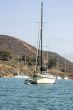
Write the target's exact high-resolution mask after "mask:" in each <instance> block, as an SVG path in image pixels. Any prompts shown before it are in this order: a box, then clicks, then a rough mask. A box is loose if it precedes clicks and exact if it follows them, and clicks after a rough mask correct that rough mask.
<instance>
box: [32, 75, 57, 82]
mask: <svg viewBox="0 0 73 110" xmlns="http://www.w3.org/2000/svg"><path fill="white" fill-rule="evenodd" d="M55 81H56V77H54V76H48V75H39V76H35V77H33V78H32V83H35V84H54V83H55Z"/></svg>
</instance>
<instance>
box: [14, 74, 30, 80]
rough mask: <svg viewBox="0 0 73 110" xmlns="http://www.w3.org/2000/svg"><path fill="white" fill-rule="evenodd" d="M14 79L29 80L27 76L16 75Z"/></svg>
mask: <svg viewBox="0 0 73 110" xmlns="http://www.w3.org/2000/svg"><path fill="white" fill-rule="evenodd" d="M14 78H25V79H27V78H29V76H26V75H21V74H18V75H16V76H15V77H14Z"/></svg>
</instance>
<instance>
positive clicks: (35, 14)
mask: <svg viewBox="0 0 73 110" xmlns="http://www.w3.org/2000/svg"><path fill="white" fill-rule="evenodd" d="M42 1H43V4H44V22H47V23H44V26H43V41H44V45H46V44H48V45H47V46H48V51H51V52H56V53H58V54H60V55H62V56H63V57H66V58H68V59H69V60H70V61H73V57H72V56H73V47H72V41H73V37H72V35H73V31H72V28H73V14H72V10H73V1H72V0H70V1H69V0H61V1H58V0H55V1H54V0H52V1H50V0H42ZM40 9H41V0H37V1H34V0H31V1H28V0H24V1H23V0H21V1H18V0H15V1H12V0H11V1H9V0H6V1H4V0H1V1H0V14H1V16H0V34H2V35H9V36H14V37H16V38H18V39H20V40H23V41H25V42H27V43H29V44H31V45H33V46H35V47H36V45H37V39H38V32H39V29H40V26H39V23H37V22H39V21H40ZM44 49H46V48H44Z"/></svg>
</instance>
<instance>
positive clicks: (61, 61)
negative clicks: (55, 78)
mask: <svg viewBox="0 0 73 110" xmlns="http://www.w3.org/2000/svg"><path fill="white" fill-rule="evenodd" d="M0 51H8V52H10V54H11V56H12V60H10V61H9V62H4V63H3V62H2V61H0V65H2V64H3V65H4V64H5V65H10V64H12V65H11V66H12V67H13V66H16V63H17V62H16V61H15V60H14V59H15V58H17V56H18V55H22V54H25V55H26V56H27V55H28V56H31V57H33V56H35V55H36V52H37V49H36V48H35V47H34V46H32V45H30V44H28V43H26V42H24V41H22V40H20V39H17V38H15V37H12V36H8V35H0ZM46 57H47V52H46V51H43V59H46ZM48 58H55V59H57V60H58V67H59V70H60V69H61V68H65V58H64V57H62V56H60V55H58V54H57V53H54V52H48ZM14 62H16V63H14ZM20 65H22V66H23V67H24V64H23V63H21V64H20ZM66 66H67V71H68V75H70V76H71V77H73V63H72V62H70V61H69V60H67V59H66ZM15 68H16V67H15ZM0 70H1V66H0ZM60 73H61V72H60ZM60 73H58V74H60Z"/></svg>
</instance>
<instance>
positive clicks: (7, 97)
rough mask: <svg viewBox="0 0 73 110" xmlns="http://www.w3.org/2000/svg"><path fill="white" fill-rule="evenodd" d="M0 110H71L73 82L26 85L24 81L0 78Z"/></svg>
mask: <svg viewBox="0 0 73 110" xmlns="http://www.w3.org/2000/svg"><path fill="white" fill-rule="evenodd" d="M0 110H73V81H72V80H67V81H66V80H58V81H57V82H56V84H55V85H32V84H30V85H27V84H24V79H13V78H6V79H4V78H0Z"/></svg>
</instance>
